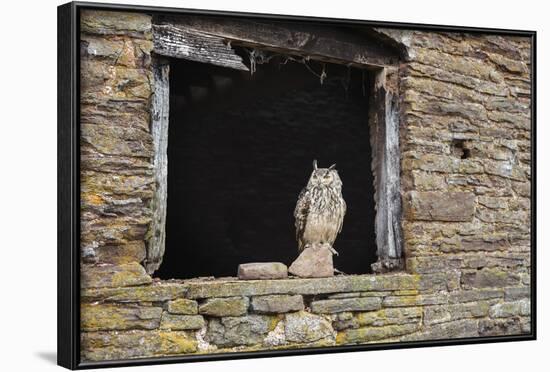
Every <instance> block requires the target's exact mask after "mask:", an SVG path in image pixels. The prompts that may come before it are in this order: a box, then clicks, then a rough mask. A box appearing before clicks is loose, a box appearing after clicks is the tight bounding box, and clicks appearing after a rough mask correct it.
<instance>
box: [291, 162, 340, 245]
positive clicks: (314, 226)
mask: <svg viewBox="0 0 550 372" xmlns="http://www.w3.org/2000/svg"><path fill="white" fill-rule="evenodd" d="M335 167H336V164H333V165H331V166H330V167H328V168H317V160H314V161H313V172H312V173H311V176H310V177H309V181H308V183H307V185H306V187H304V189H303V190H302V192H301V193H300V196H299V197H298V203H296V208H295V209H294V217H295V218H296V222H295V225H296V240H297V241H298V251H299V252H301V251H303V250H304V249H305V248H307V247H308V246H310V245H313V244H321V245H328V248H329V249H330V250H331V251H332V253H334V254H338V252H336V251H335V250H334V248H333V247H332V245H333V244H334V241H335V240H336V236H337V235H338V233H340V231H342V223H343V222H344V215H345V214H346V202H345V201H344V198H343V197H342V181H341V180H340V176H339V175H338V171H337V170H336V169H335Z"/></svg>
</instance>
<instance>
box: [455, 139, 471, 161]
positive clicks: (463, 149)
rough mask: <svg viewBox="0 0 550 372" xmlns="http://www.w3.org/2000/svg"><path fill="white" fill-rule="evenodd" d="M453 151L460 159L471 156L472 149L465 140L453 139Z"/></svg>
mask: <svg viewBox="0 0 550 372" xmlns="http://www.w3.org/2000/svg"><path fill="white" fill-rule="evenodd" d="M451 153H452V154H453V155H454V156H456V157H457V158H460V159H468V158H469V157H470V149H469V148H467V145H466V143H465V141H464V140H453V141H452V143H451Z"/></svg>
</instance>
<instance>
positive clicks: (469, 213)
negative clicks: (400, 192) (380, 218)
mask: <svg viewBox="0 0 550 372" xmlns="http://www.w3.org/2000/svg"><path fill="white" fill-rule="evenodd" d="M404 208H405V216H406V218H407V219H409V220H417V221H448V222H461V221H464V222H468V221H471V220H472V219H473V217H474V211H475V195H474V194H473V193H469V192H429V191H427V192H418V191H411V192H409V193H408V194H407V195H406V196H405V203H404Z"/></svg>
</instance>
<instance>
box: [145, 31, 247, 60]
mask: <svg viewBox="0 0 550 372" xmlns="http://www.w3.org/2000/svg"><path fill="white" fill-rule="evenodd" d="M153 51H154V52H155V53H157V54H159V55H163V56H167V57H175V58H182V59H187V60H190V61H195V62H203V63H210V64H213V65H217V66H222V67H228V68H233V69H236V70H243V71H248V67H247V66H246V65H245V64H244V63H243V61H242V58H241V57H240V56H239V55H237V54H236V53H235V51H234V50H233V49H231V46H229V45H228V43H226V42H225V41H224V40H223V39H222V38H219V37H216V36H213V35H209V34H205V33H203V32H200V31H197V30H191V29H188V28H186V27H184V26H179V25H173V24H162V25H153Z"/></svg>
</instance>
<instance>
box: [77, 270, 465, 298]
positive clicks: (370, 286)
mask: <svg viewBox="0 0 550 372" xmlns="http://www.w3.org/2000/svg"><path fill="white" fill-rule="evenodd" d="M459 277H460V273H459V272H448V273H435V274H409V273H392V274H376V275H373V274H365V275H339V276H335V277H331V278H288V279H266V280H239V279H238V278H234V277H230V278H219V279H204V278H197V279H189V280H170V281H157V280H155V281H154V282H153V283H152V284H149V285H141V286H132V287H120V288H87V289H82V290H81V298H82V300H83V301H84V302H95V301H104V302H117V303H118V302H160V301H168V300H176V299H180V298H186V299H190V300H196V299H208V298H214V297H216V298H227V297H254V296H265V295H333V296H334V295H336V297H347V298H349V297H362V296H375V297H376V296H384V295H388V294H389V292H391V291H401V292H402V293H401V292H400V295H404V294H405V293H407V294H409V295H414V294H418V291H426V292H429V293H433V292H437V291H447V290H449V291H455V290H457V289H458V288H459V286H460V280H459ZM403 291H408V292H403ZM415 291H416V292H415ZM336 297H335V298H336Z"/></svg>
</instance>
